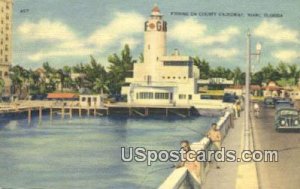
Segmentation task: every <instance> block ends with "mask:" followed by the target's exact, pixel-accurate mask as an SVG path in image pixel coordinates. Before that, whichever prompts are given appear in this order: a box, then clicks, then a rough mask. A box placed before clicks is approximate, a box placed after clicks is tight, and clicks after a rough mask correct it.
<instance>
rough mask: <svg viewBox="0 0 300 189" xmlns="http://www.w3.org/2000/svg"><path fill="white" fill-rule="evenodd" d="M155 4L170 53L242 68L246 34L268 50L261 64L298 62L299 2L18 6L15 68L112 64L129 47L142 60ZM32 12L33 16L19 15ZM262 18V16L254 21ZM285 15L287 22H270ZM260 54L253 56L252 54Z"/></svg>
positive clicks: (100, 1) (28, 0) (190, 0)
mask: <svg viewBox="0 0 300 189" xmlns="http://www.w3.org/2000/svg"><path fill="white" fill-rule="evenodd" d="M155 3H158V6H159V7H160V9H161V12H162V13H163V14H164V15H165V16H164V19H165V20H166V21H167V22H168V52H169V53H171V51H172V49H174V48H178V49H180V51H181V54H185V55H190V56H199V57H200V58H205V59H207V60H208V61H209V62H210V64H211V65H212V66H218V65H222V66H225V67H230V68H232V67H235V66H240V67H243V66H244V64H245V46H246V31H247V28H250V29H251V31H252V33H253V46H255V43H256V41H261V42H262V44H263V48H264V49H263V55H262V57H261V63H260V65H257V66H256V67H259V66H261V65H265V64H267V62H271V63H274V64H275V63H278V62H279V61H280V60H282V61H285V62H289V63H299V60H300V59H299V56H300V46H299V43H300V24H299V20H300V13H299V12H300V1H299V0H286V1H280V0H276V1H272V0H264V1H261V0H252V1H240V0H223V1H220V0H210V1H207V0H179V1H170V0H161V1H152V0H148V1H146V0H85V1H83V0H63V1H62V0H51V1H49V0H15V1H14V15H13V16H14V18H13V19H14V22H13V28H14V34H13V35H14V36H13V39H14V42H13V46H14V50H13V51H14V55H13V57H14V58H13V62H14V64H20V65H22V66H24V67H30V68H37V67H40V66H41V65H42V63H43V62H46V61H48V62H49V63H50V64H51V65H53V66H56V67H59V66H63V65H75V64H77V63H80V62H83V63H86V62H88V61H89V55H90V54H92V55H93V56H94V57H95V58H96V59H97V60H98V61H99V62H101V63H102V64H104V65H107V64H108V63H107V56H108V55H109V54H112V53H115V52H117V53H119V52H120V50H121V47H122V45H124V44H125V43H129V44H130V45H131V48H132V50H133V54H134V57H135V58H137V57H138V55H139V53H141V52H142V51H143V40H144V38H143V22H144V21H145V20H146V19H147V18H148V16H149V14H150V11H151V9H152V7H153V5H154V4H155ZM22 9H29V11H25V12H24V11H23V13H21V12H20V11H21V10H22ZM171 12H189V13H190V12H196V13H198V12H216V13H217V14H218V13H220V12H221V13H233V12H234V13H243V14H244V16H243V17H224V16H214V17H204V16H172V15H171ZM247 13H258V14H260V15H261V17H249V16H247ZM264 13H280V14H282V15H283V17H282V18H266V17H264V16H263V14H264ZM253 50H254V49H253Z"/></svg>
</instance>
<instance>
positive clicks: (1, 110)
mask: <svg viewBox="0 0 300 189" xmlns="http://www.w3.org/2000/svg"><path fill="white" fill-rule="evenodd" d="M192 108H193V107H192V106H172V105H166V106H162V105H147V106H145V105H135V104H127V103H114V104H105V105H104V106H102V107H82V106H78V105H77V106H73V105H64V104H61V105H47V104H45V105H43V106H41V105H34V104H32V105H10V106H1V107H0V114H7V113H26V112H27V116H28V123H31V120H32V112H38V117H39V120H40V121H41V120H42V117H43V115H45V114H46V113H47V114H49V117H50V120H52V119H53V116H54V115H55V116H57V115H59V116H60V117H61V119H65V118H73V116H78V117H82V116H94V117H97V116H107V115H118V114H125V115H128V116H129V117H131V116H138V117H147V116H150V115H162V116H165V117H168V116H170V115H175V116H179V117H181V118H187V117H189V116H191V110H192Z"/></svg>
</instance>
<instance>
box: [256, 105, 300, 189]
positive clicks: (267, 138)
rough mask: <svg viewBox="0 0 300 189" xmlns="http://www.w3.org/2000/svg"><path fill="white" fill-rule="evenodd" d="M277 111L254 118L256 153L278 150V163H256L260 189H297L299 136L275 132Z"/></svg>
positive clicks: (299, 158)
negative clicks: (258, 151) (257, 151)
mask: <svg viewBox="0 0 300 189" xmlns="http://www.w3.org/2000/svg"><path fill="white" fill-rule="evenodd" d="M274 114H275V110H274V109H270V108H262V111H261V114H260V116H259V118H252V119H253V122H254V124H253V137H254V147H255V149H256V150H278V155H279V159H278V160H279V161H278V162H276V163H274V162H268V163H265V162H263V163H261V162H260V163H257V174H258V182H259V188H260V189H270V188H272V189H281V188H282V189H286V188H288V189H293V188H295V189H298V188H299V186H300V133H299V132H283V133H282V132H281V133H278V132H276V131H275V129H274V116H275V115H274Z"/></svg>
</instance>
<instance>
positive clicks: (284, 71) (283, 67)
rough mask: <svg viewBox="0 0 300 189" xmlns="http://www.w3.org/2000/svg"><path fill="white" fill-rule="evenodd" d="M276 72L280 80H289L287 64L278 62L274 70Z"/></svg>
mask: <svg viewBox="0 0 300 189" xmlns="http://www.w3.org/2000/svg"><path fill="white" fill-rule="evenodd" d="M276 70H277V72H278V73H279V74H280V76H281V78H284V79H286V80H288V79H289V71H288V66H287V64H285V63H283V62H280V63H279V64H278V66H277V68H276Z"/></svg>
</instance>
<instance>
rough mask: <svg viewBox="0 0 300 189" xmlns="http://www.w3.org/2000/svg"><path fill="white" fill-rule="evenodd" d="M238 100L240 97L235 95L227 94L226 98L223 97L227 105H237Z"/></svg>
mask: <svg viewBox="0 0 300 189" xmlns="http://www.w3.org/2000/svg"><path fill="white" fill-rule="evenodd" d="M237 98H238V97H237V96H236V95H235V94H231V93H225V94H224V96H223V102H225V103H235V101H236V100H237Z"/></svg>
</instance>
